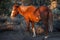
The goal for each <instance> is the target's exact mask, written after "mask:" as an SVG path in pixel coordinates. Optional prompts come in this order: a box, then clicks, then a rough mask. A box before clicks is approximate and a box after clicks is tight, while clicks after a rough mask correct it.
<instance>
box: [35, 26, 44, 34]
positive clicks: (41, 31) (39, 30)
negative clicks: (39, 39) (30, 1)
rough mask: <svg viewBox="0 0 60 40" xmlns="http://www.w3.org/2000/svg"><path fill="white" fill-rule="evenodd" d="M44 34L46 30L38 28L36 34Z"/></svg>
mask: <svg viewBox="0 0 60 40" xmlns="http://www.w3.org/2000/svg"><path fill="white" fill-rule="evenodd" d="M43 32H44V29H43V28H42V27H37V28H36V34H38V35H39V34H42V33H43Z"/></svg>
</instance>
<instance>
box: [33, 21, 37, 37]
mask: <svg viewBox="0 0 60 40" xmlns="http://www.w3.org/2000/svg"><path fill="white" fill-rule="evenodd" d="M32 32H33V37H35V36H36V33H35V28H34V22H32Z"/></svg>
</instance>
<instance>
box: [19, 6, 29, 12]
mask: <svg viewBox="0 0 60 40" xmlns="http://www.w3.org/2000/svg"><path fill="white" fill-rule="evenodd" d="M28 7H29V6H20V9H21V10H22V11H23V12H25V11H26V10H27V9H28Z"/></svg>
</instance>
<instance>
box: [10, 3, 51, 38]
mask: <svg viewBox="0 0 60 40" xmlns="http://www.w3.org/2000/svg"><path fill="white" fill-rule="evenodd" d="M17 14H20V15H22V16H23V17H24V19H25V21H26V25H27V31H29V29H30V23H31V24H32V32H33V37H35V36H36V33H35V28H34V23H35V22H39V21H41V20H42V21H43V23H44V25H45V26H46V33H45V34H46V36H47V35H48V20H49V19H51V20H52V14H51V11H50V10H49V8H48V7H46V6H40V7H38V8H36V7H35V6H32V5H30V6H23V5H20V6H18V5H17V4H14V5H13V8H12V13H11V18H13V17H15V16H17Z"/></svg>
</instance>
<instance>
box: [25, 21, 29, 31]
mask: <svg viewBox="0 0 60 40" xmlns="http://www.w3.org/2000/svg"><path fill="white" fill-rule="evenodd" d="M25 22H26V26H27V27H26V31H30V22H29V20H25Z"/></svg>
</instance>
